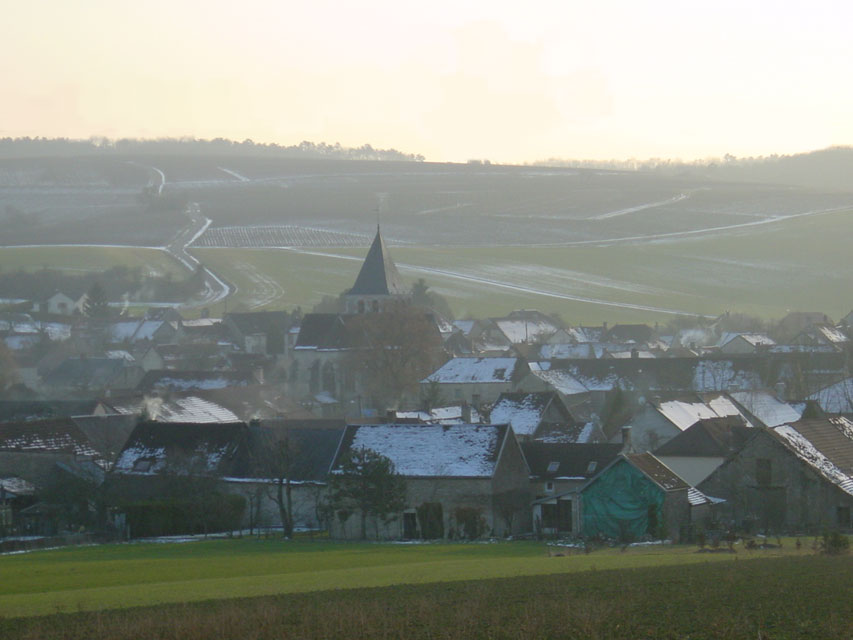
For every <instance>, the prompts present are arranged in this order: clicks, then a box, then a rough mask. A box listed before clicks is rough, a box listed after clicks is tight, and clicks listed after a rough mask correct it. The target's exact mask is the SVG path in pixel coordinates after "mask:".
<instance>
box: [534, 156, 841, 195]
mask: <svg viewBox="0 0 853 640" xmlns="http://www.w3.org/2000/svg"><path fill="white" fill-rule="evenodd" d="M534 164H535V165H536V166H552V167H578V168H597V169H612V170H620V171H636V172H639V173H643V172H647V173H659V174H663V175H669V176H680V177H687V178H700V179H710V180H726V181H733V182H756V183H765V184H785V185H791V186H797V187H809V188H813V189H821V190H831V191H846V192H850V191H853V179H851V177H853V147H850V146H835V147H829V148H827V149H821V150H819V151H809V152H806V153H797V154H793V155H784V156H780V155H772V156H760V157H757V158H735V157H734V156H729V155H727V156H725V157H724V158H722V159H719V160H710V161H708V160H700V161H696V162H680V161H678V160H662V159H659V158H652V159H649V160H635V159H630V160H605V161H598V160H592V161H590V160H562V159H549V160H544V161H541V162H537V163H534Z"/></svg>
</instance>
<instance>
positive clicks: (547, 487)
mask: <svg viewBox="0 0 853 640" xmlns="http://www.w3.org/2000/svg"><path fill="white" fill-rule="evenodd" d="M553 490H554V483H553V482H546V483H545V491H547V492H548V493H551V492H552V491H553Z"/></svg>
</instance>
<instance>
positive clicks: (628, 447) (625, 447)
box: [619, 425, 634, 453]
mask: <svg viewBox="0 0 853 640" xmlns="http://www.w3.org/2000/svg"><path fill="white" fill-rule="evenodd" d="M619 453H634V445H633V443H632V442H631V425H625V426H624V427H622V450H621V451H620V452H619Z"/></svg>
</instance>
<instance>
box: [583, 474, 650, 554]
mask: <svg viewBox="0 0 853 640" xmlns="http://www.w3.org/2000/svg"><path fill="white" fill-rule="evenodd" d="M581 495H582V496H583V503H582V504H583V507H582V509H583V531H582V533H583V535H584V536H587V537H594V536H605V537H608V538H614V539H616V540H635V539H638V538H641V537H642V536H644V535H646V534H648V535H651V536H653V537H658V533H659V530H660V528H661V524H662V523H663V501H664V498H665V493H664V492H663V490H662V489H661V488H660V487H658V486H657V485H656V484H655V483H654V482H652V481H651V480H649V479H648V478H647V477H646V476H645V475H643V473H642V472H640V471H638V470H637V469H636V468H635V467H633V466H632V465H631V464H629V463H628V462H626V461H625V460H620V461H619V462H617V463H616V464H614V465H613V466H612V467H610V468H609V469H607V470H606V471H605V472H604V473H602V474H601V476H599V477H598V478H597V479H596V480H595V482H593V483H592V484H590V485H589V486H588V487H587V488H586V489H584V490H583V491H582V493H581Z"/></svg>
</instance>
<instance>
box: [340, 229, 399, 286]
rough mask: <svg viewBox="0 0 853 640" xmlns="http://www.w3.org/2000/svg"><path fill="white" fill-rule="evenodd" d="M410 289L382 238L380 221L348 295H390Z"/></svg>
mask: <svg viewBox="0 0 853 640" xmlns="http://www.w3.org/2000/svg"><path fill="white" fill-rule="evenodd" d="M408 293H409V290H408V289H407V288H406V287H405V286H404V285H403V278H402V277H401V276H400V272H399V271H397V266H396V265H395V264H394V261H393V260H392V259H391V255H390V254H389V253H388V247H386V246H385V241H384V240H383V239H382V231H381V230H380V228H379V223H378V222H377V223H376V237H375V238H374V239H373V244H371V245H370V250H369V251H368V252H367V257H365V259H364V263H363V264H362V265H361V271H359V272H358V277H357V278H356V279H355V284H354V285H353V286H352V289H350V290H349V292H348V295H351V296H352V295H355V296H376V295H379V296H388V295H408Z"/></svg>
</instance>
